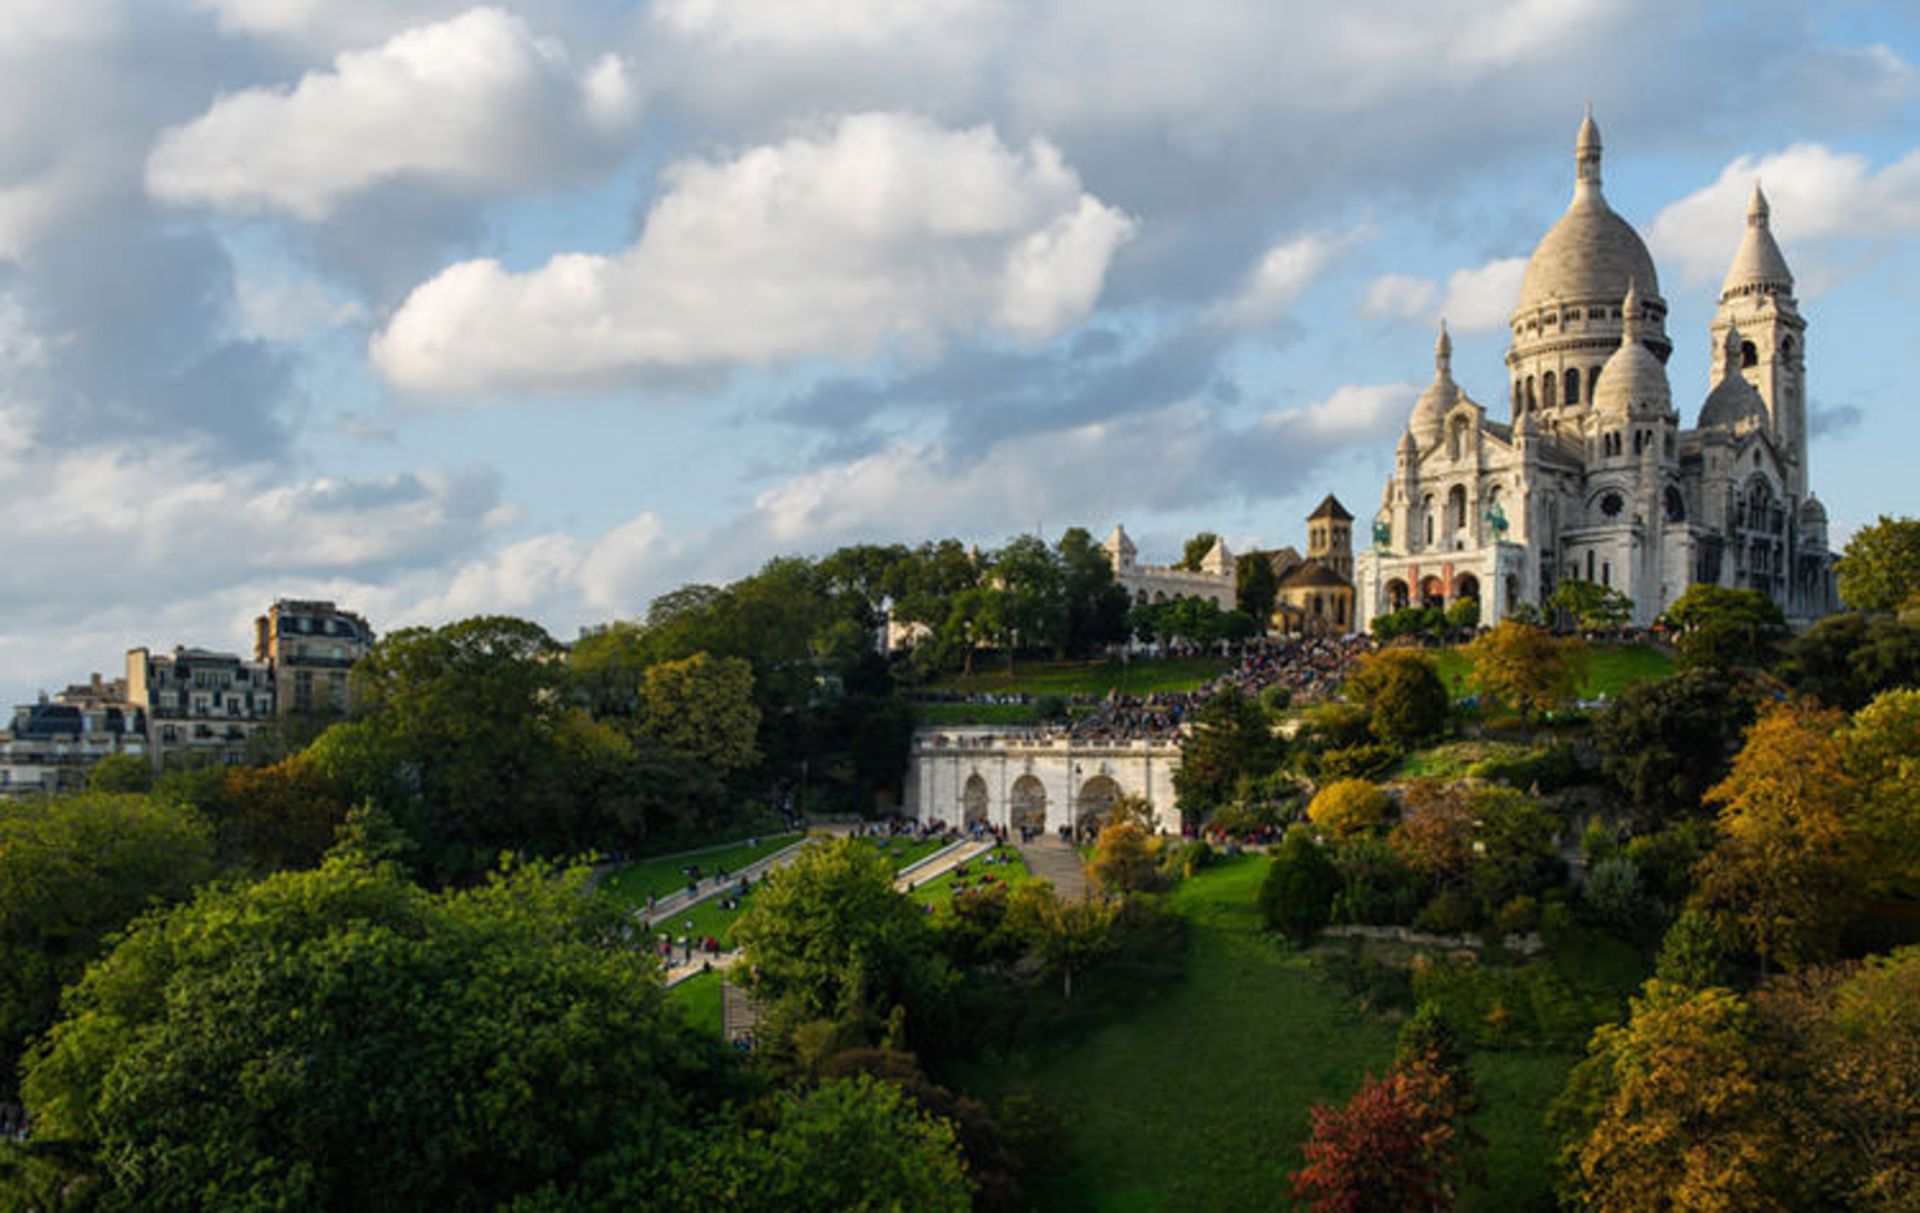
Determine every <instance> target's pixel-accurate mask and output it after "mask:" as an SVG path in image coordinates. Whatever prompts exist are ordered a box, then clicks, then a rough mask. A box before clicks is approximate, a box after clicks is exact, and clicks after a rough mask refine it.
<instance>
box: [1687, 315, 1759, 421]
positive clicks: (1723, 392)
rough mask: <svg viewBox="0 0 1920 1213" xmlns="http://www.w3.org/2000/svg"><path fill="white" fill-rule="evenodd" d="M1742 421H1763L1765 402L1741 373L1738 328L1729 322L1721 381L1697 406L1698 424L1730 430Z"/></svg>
mask: <svg viewBox="0 0 1920 1213" xmlns="http://www.w3.org/2000/svg"><path fill="white" fill-rule="evenodd" d="M1743 421H1757V422H1759V423H1760V424H1761V425H1765V424H1766V422H1767V402H1766V401H1764V400H1762V399H1761V398H1760V393H1759V392H1757V391H1755V390H1754V387H1753V385H1752V384H1751V383H1748V382H1747V377H1746V376H1745V375H1742V374H1741V373H1740V330H1739V329H1737V328H1734V327H1733V326H1731V325H1729V326H1728V327H1727V339H1726V340H1725V341H1724V342H1723V343H1721V346H1720V382H1719V383H1716V384H1714V385H1713V390H1712V391H1711V392H1708V393H1707V402H1706V403H1705V404H1703V405H1701V406H1700V428H1702V429H1706V428H1707V427H1709V426H1719V427H1721V428H1724V429H1729V430H1730V429H1733V428H1735V427H1736V426H1738V425H1739V424H1740V423H1741V422H1743Z"/></svg>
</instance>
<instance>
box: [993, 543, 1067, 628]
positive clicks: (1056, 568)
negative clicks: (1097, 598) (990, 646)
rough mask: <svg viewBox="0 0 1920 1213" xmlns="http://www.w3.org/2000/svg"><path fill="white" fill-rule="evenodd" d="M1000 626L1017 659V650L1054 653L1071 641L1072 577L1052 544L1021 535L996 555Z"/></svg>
mask: <svg viewBox="0 0 1920 1213" xmlns="http://www.w3.org/2000/svg"><path fill="white" fill-rule="evenodd" d="M990 571H991V575H992V577H993V580H994V582H995V584H996V585H997V586H998V588H999V593H1000V610H999V615H1000V627H1001V629H1002V631H1003V633H1004V634H1005V635H1006V637H1007V652H1008V656H1009V658H1011V656H1012V653H1013V650H1014V649H1016V648H1027V649H1054V648H1058V647H1060V646H1061V645H1062V644H1063V643H1064V642H1065V640H1066V623H1067V609H1066V608H1067V604H1066V578H1065V572H1064V570H1063V569H1062V568H1061V566H1060V559H1059V557H1058V556H1056V555H1055V554H1054V552H1053V549H1052V548H1049V547H1048V546H1047V544H1046V541H1045V540H1043V539H1040V538H1039V537H1038V536H1034V535H1019V536H1016V537H1014V538H1013V539H1011V540H1009V541H1008V543H1007V546H1005V547H1003V548H1001V549H1000V550H999V551H998V552H997V553H995V554H994V557H993V563H992V565H991V570H990Z"/></svg>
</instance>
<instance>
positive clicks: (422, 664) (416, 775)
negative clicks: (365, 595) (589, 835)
mask: <svg viewBox="0 0 1920 1213" xmlns="http://www.w3.org/2000/svg"><path fill="white" fill-rule="evenodd" d="M559 656H560V649H559V646H558V645H556V644H555V643H554V641H553V638H552V637H551V636H548V635H547V633H546V632H545V631H544V630H543V629H541V628H540V627H539V626H538V625H536V624H532V623H528V622H526V621H525V620H521V619H513V618H508V617H505V616H487V617H479V618H473V619H465V620H461V621H460V622H458V623H451V624H448V625H446V626H444V627H441V628H435V629H426V628H403V629H401V630H399V631H396V632H391V633H389V634H388V635H386V636H384V637H382V638H381V639H380V641H379V643H378V644H376V645H375V646H374V648H373V651H372V652H371V653H369V654H368V655H367V656H366V657H365V658H363V659H361V661H360V663H359V664H358V665H357V666H355V667H354V672H353V677H354V684H355V687H356V689H357V694H358V697H359V701H360V704H361V711H362V712H363V718H362V720H361V721H358V722H353V723H352V724H349V725H345V726H341V725H336V726H334V729H329V730H328V732H327V733H326V734H323V735H322V738H321V741H320V742H316V743H315V744H316V746H319V745H322V743H324V742H326V740H327V738H328V737H330V736H331V735H332V734H333V733H334V731H335V730H337V729H341V728H349V729H352V728H354V725H356V724H357V725H359V726H360V729H361V730H362V731H364V732H365V733H366V734H367V736H365V737H363V738H360V739H358V741H357V742H356V743H355V744H354V745H352V746H351V747H347V746H342V747H340V748H341V749H351V750H353V751H354V752H355V757H354V758H353V759H352V760H351V761H348V760H347V759H346V756H345V755H344V754H341V753H338V752H336V751H335V749H334V748H332V747H330V748H328V749H323V751H322V754H321V758H322V766H323V768H324V769H326V770H327V771H328V772H329V774H332V775H334V776H335V777H342V776H346V777H349V778H352V777H358V778H364V779H366V780H367V781H368V782H367V783H365V784H358V783H353V782H348V783H346V784H345V788H346V791H347V798H348V799H350V800H354V801H358V800H361V799H365V798H367V797H370V796H371V797H375V798H377V799H379V800H380V801H381V804H382V807H383V808H385V809H386V810H387V811H388V813H389V814H391V815H392V816H393V818H394V820H395V821H397V822H399V823H400V824H401V826H402V827H403V828H405V829H407V830H408V832H409V833H411V834H413V835H414V836H415V838H416V840H417V841H418V842H419V844H420V857H421V862H422V866H423V867H424V868H425V869H426V870H427V871H428V872H429V873H430V874H432V875H434V876H437V877H441V878H448V877H458V876H464V875H471V874H474V873H477V872H481V871H485V870H487V869H488V868H490V867H492V866H493V862H494V859H495V858H496V856H498V854H499V853H500V852H501V851H502V850H510V849H511V850H522V851H531V852H534V853H549V854H550V853H556V852H560V851H564V850H569V849H574V848H577V847H580V846H582V845H583V844H584V843H585V841H586V840H585V839H582V838H578V837H573V836H570V834H569V832H568V830H567V824H568V822H569V821H570V820H571V818H572V814H571V810H572V806H571V805H570V804H569V803H568V799H567V789H566V786H565V781H564V774H563V771H562V769H561V766H560V763H559V761H558V758H559V754H558V751H557V750H556V749H555V747H554V745H553V727H554V723H555V721H556V720H557V719H558V718H559V716H560V715H561V714H562V712H563V711H564V707H565V701H564V699H563V697H562V696H561V694H560V691H561V687H562V680H563V679H564V677H565V666H564V665H562V664H561V663H560V661H559V660H558V658H559ZM363 760H373V761H374V762H376V763H377V762H379V761H382V760H384V761H391V762H392V763H394V764H395V765H394V767H392V768H388V769H385V770H382V769H379V768H378V767H377V766H374V767H372V768H371V769H368V768H367V767H366V766H365V765H364V763H363ZM349 768H351V769H349Z"/></svg>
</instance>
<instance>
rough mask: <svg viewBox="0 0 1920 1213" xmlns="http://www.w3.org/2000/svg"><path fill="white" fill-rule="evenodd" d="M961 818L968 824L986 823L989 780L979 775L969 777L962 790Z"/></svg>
mask: <svg viewBox="0 0 1920 1213" xmlns="http://www.w3.org/2000/svg"><path fill="white" fill-rule="evenodd" d="M960 819H961V821H963V822H964V823H966V824H967V825H974V824H976V823H978V824H980V825H985V824H986V821H987V781H986V780H984V779H982V778H980V777H979V776H978V775H969V776H968V777H967V786H966V787H965V788H963V789H961V792H960Z"/></svg>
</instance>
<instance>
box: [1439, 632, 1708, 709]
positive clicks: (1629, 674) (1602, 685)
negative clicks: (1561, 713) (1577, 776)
mask: <svg viewBox="0 0 1920 1213" xmlns="http://www.w3.org/2000/svg"><path fill="white" fill-rule="evenodd" d="M1589 652H1590V653H1591V660H1590V661H1589V663H1588V666H1587V677H1586V681H1585V682H1583V683H1582V684H1581V686H1580V697H1581V698H1582V699H1594V698H1597V697H1599V696H1601V695H1608V696H1612V695H1618V694H1619V693H1620V692H1621V691H1622V690H1624V689H1626V688H1627V687H1630V686H1632V685H1633V684H1634V683H1636V682H1645V681H1647V680H1648V679H1651V678H1665V677H1666V676H1667V675H1669V674H1671V673H1673V658H1672V657H1670V656H1668V655H1667V654H1666V653H1664V652H1662V651H1661V650H1659V649H1656V648H1654V647H1653V646H1652V645H1646V644H1623V645H1594V646H1593V647H1592V648H1591V649H1590V650H1589ZM1434 658H1435V661H1436V663H1437V664H1438V665H1439V667H1440V677H1441V678H1442V679H1444V680H1445V681H1446V684H1447V686H1448V688H1449V689H1456V690H1457V689H1458V688H1460V687H1464V686H1465V685H1466V678H1467V674H1468V672H1469V671H1470V670H1471V669H1472V668H1473V663H1472V662H1470V661H1468V660H1467V655H1466V652H1465V651H1464V650H1462V649H1457V648H1455V649H1441V650H1439V651H1438V652H1436V653H1435V654H1434Z"/></svg>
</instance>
